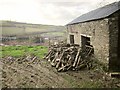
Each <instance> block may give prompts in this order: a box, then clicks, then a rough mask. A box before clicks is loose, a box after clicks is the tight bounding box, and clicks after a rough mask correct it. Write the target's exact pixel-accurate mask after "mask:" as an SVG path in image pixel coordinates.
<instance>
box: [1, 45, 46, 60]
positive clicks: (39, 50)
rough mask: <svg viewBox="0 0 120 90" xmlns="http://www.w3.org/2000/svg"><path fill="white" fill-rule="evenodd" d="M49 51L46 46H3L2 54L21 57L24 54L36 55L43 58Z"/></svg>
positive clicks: (3, 55)
mask: <svg viewBox="0 0 120 90" xmlns="http://www.w3.org/2000/svg"><path fill="white" fill-rule="evenodd" d="M47 51H48V48H47V47H45V46H2V50H1V53H0V56H2V57H6V56H13V57H21V56H24V55H30V54H31V55H35V56H37V57H39V58H42V57H43V56H44V55H45V54H46V53H47Z"/></svg>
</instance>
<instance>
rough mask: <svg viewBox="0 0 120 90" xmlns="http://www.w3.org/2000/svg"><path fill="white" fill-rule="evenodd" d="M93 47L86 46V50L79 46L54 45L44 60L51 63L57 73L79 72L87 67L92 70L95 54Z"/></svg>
mask: <svg viewBox="0 0 120 90" xmlns="http://www.w3.org/2000/svg"><path fill="white" fill-rule="evenodd" d="M93 52H94V49H93V47H92V46H87V45H86V46H85V47H84V49H82V48H81V47H79V45H77V44H73V45H70V44H58V45H52V46H51V47H50V50H49V52H48V54H47V55H46V56H45V57H44V59H46V60H48V61H50V62H51V65H52V66H53V67H56V69H57V71H67V70H78V69H82V68H85V67H87V68H88V69H90V68H91V65H92V63H91V62H92V60H91V59H90V56H91V55H92V54H93Z"/></svg>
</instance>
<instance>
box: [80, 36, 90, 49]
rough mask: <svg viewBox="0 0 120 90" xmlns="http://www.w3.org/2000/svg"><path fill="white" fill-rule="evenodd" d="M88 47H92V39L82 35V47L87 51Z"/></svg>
mask: <svg viewBox="0 0 120 90" xmlns="http://www.w3.org/2000/svg"><path fill="white" fill-rule="evenodd" d="M86 45H87V46H91V45H90V37H86V36H83V35H81V47H82V49H83V50H84V49H85V47H86Z"/></svg>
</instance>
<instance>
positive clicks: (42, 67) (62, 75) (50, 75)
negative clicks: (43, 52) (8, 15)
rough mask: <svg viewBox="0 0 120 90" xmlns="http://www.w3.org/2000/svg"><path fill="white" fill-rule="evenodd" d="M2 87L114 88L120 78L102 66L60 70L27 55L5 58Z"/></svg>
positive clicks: (119, 84)
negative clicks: (111, 74) (77, 69)
mask: <svg viewBox="0 0 120 90" xmlns="http://www.w3.org/2000/svg"><path fill="white" fill-rule="evenodd" d="M1 64H2V68H1V69H2V88H103V87H104V88H114V87H117V88H119V87H120V79H119V78H111V77H110V76H109V75H108V74H106V72H104V71H103V70H102V69H101V68H100V67H96V68H94V69H91V70H87V69H84V70H79V71H67V72H57V71H56V69H55V68H54V67H51V65H50V63H49V62H48V61H46V60H39V59H37V58H36V57H31V56H26V57H21V58H13V57H6V58H2V60H1Z"/></svg>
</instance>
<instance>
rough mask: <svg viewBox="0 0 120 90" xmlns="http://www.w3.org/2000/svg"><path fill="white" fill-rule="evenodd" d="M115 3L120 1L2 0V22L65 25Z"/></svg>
mask: <svg viewBox="0 0 120 90" xmlns="http://www.w3.org/2000/svg"><path fill="white" fill-rule="evenodd" d="M115 1H119V0H0V20H11V21H18V22H27V23H35V24H50V25H65V24H67V23H69V22H70V21H72V20H73V19H75V18H76V17H78V16H80V15H82V14H84V13H87V12H89V11H91V10H93V9H96V8H98V7H101V6H103V5H106V4H109V3H112V2H115Z"/></svg>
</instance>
